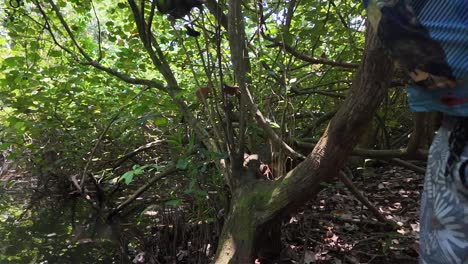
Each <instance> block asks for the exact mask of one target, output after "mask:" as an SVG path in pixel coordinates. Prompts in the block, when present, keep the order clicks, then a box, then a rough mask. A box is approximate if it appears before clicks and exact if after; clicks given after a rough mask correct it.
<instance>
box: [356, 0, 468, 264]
mask: <svg viewBox="0 0 468 264" xmlns="http://www.w3.org/2000/svg"><path fill="white" fill-rule="evenodd" d="M364 5H365V6H366V8H367V10H368V17H369V21H370V23H371V25H372V26H373V27H374V29H375V30H376V31H377V35H378V36H379V38H380V39H381V40H382V43H383V45H384V46H385V47H386V48H387V49H388V50H389V51H390V53H391V55H392V56H393V58H394V59H395V60H396V61H397V63H398V64H399V66H400V67H401V68H403V70H406V72H408V74H409V76H410V77H411V79H412V81H413V85H411V86H410V87H409V88H408V93H409V101H410V107H411V110H413V111H416V112H427V111H439V112H443V113H445V115H444V122H443V125H442V127H441V128H440V129H439V131H438V133H437V135H436V137H435V138H434V141H433V143H432V145H431V149H430V151H429V157H428V163H427V172H426V178H425V182H424V191H423V195H422V198H421V217H420V222H421V230H420V245H421V248H420V263H421V264H468V0H414V1H410V0H364Z"/></svg>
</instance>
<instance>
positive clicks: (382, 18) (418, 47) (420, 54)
mask: <svg viewBox="0 0 468 264" xmlns="http://www.w3.org/2000/svg"><path fill="white" fill-rule="evenodd" d="M364 6H365V7H366V9H367V13H368V19H369V22H370V24H371V26H372V27H373V29H374V31H375V32H377V35H378V37H379V39H380V40H381V41H382V43H383V45H384V46H385V47H386V48H387V49H388V50H389V51H390V54H391V56H392V57H393V58H394V59H395V60H396V62H397V64H398V66H399V67H401V68H402V69H403V70H404V71H406V72H407V73H408V75H409V76H410V77H411V79H412V80H413V82H414V83H415V84H416V85H418V86H421V87H424V88H428V89H435V88H447V87H455V86H456V79H455V77H454V76H453V74H452V70H451V68H450V66H449V65H448V64H447V59H446V55H445V52H444V50H443V48H442V46H441V45H440V44H439V43H438V42H437V41H435V40H433V39H432V38H431V36H430V34H429V31H428V30H427V29H426V28H424V26H423V25H421V23H419V21H418V18H417V16H416V14H415V13H414V11H413V9H412V7H411V5H410V4H409V1H407V0H364Z"/></svg>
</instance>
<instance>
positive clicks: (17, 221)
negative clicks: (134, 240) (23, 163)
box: [0, 179, 120, 264]
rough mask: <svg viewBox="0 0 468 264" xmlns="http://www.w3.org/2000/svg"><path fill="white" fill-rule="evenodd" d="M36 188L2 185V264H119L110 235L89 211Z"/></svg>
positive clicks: (11, 183) (20, 182)
mask: <svg viewBox="0 0 468 264" xmlns="http://www.w3.org/2000/svg"><path fill="white" fill-rule="evenodd" d="M34 185H35V184H32V183H31V182H28V181H25V180H20V179H15V180H11V179H10V180H8V181H6V180H2V181H0V263H2V264H4V263H5V264H6V263H19V264H23V263H120V260H118V259H119V258H118V256H117V254H116V249H118V246H116V243H115V242H113V241H112V239H111V238H110V236H109V232H108V230H109V229H108V228H106V227H105V225H102V224H100V223H99V222H97V221H96V220H95V217H94V216H93V214H92V212H91V211H90V210H89V209H86V208H87V207H86V206H80V205H79V204H77V203H79V201H78V200H77V199H70V198H67V197H66V196H63V195H54V196H50V195H49V194H48V193H41V192H40V191H39V190H38V189H36V188H34Z"/></svg>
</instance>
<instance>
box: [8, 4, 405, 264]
mask: <svg viewBox="0 0 468 264" xmlns="http://www.w3.org/2000/svg"><path fill="white" fill-rule="evenodd" d="M129 2H131V3H134V1H129ZM208 2H210V3H213V2H214V1H208ZM141 3H143V4H144V7H141ZM141 3H138V5H139V7H140V8H141V10H143V11H145V12H146V13H145V14H146V16H145V17H144V19H146V20H143V21H150V22H151V30H152V34H151V37H149V38H151V39H152V40H151V41H150V43H151V42H152V45H153V46H154V48H152V49H148V44H147V43H145V41H144V40H145V38H144V37H142V36H141V35H142V34H143V33H144V32H142V31H141V30H139V28H138V27H137V24H138V23H139V22H141V21H137V20H136V18H135V15H134V14H132V6H131V4H129V3H127V2H125V1H94V2H92V1H62V0H56V1H52V0H50V1H39V0H33V1H21V0H15V1H6V0H5V1H3V2H2V4H1V5H2V8H1V9H0V17H1V18H2V26H1V27H0V54H1V55H0V69H1V70H0V83H1V84H0V107H1V111H0V149H1V150H2V151H3V155H4V157H5V162H4V163H5V164H7V163H6V161H9V162H13V163H14V166H13V165H12V166H13V167H11V168H10V169H11V171H10V172H7V171H4V172H2V173H3V174H4V175H10V176H11V174H12V173H13V174H17V175H16V176H14V177H13V178H15V177H18V179H17V182H16V187H15V186H7V185H5V186H4V188H6V189H9V190H13V191H14V190H22V192H23V194H24V197H23V198H22V199H20V200H21V201H9V200H7V198H6V197H0V199H1V202H0V208H1V214H2V215H1V218H0V221H1V223H2V224H1V226H0V237H2V239H1V241H0V262H2V263H3V262H12V263H26V262H31V261H32V262H41V261H45V260H49V261H51V262H50V263H55V262H57V263H58V262H63V263H64V261H65V262H66V261H67V260H69V259H73V258H74V257H76V256H77V254H78V255H81V258H83V259H85V262H86V261H90V260H89V258H95V259H96V260H97V261H110V260H111V259H118V258H121V259H122V258H128V255H131V256H132V257H134V256H135V255H137V253H138V252H142V251H145V252H147V253H148V254H152V256H154V257H159V256H174V257H175V258H177V257H180V254H182V253H181V252H185V250H191V249H189V248H187V247H188V246H187V241H191V243H192V247H194V248H197V250H198V252H199V253H200V256H198V259H197V261H200V262H202V263H204V262H205V261H206V259H208V258H210V257H211V256H212V255H213V253H214V252H213V248H214V246H215V244H216V237H217V236H218V235H219V232H220V228H221V227H220V225H221V224H222V223H221V222H222V219H221V218H222V214H223V212H224V210H226V208H227V207H228V206H229V205H228V203H229V195H230V194H229V192H228V191H226V190H227V188H226V184H227V183H226V181H225V179H224V178H223V176H222V172H221V171H220V169H219V167H218V166H216V160H219V159H223V158H226V157H227V156H228V153H227V152H228V149H226V146H225V142H223V137H220V136H219V133H221V134H222V131H223V127H224V123H223V122H224V121H223V120H225V119H226V118H230V119H231V120H233V122H232V125H233V126H235V127H236V126H237V125H239V126H241V128H242V122H240V124H239V122H237V121H238V120H239V119H242V118H243V117H242V112H241V109H242V106H241V105H240V102H239V101H238V100H237V97H236V96H231V95H230V94H226V91H225V89H226V86H225V85H224V84H227V85H231V86H234V85H236V84H237V82H238V80H236V77H235V73H234V71H233V67H234V64H233V58H231V53H230V52H231V51H230V46H229V42H228V40H227V38H228V32H227V27H226V25H223V20H222V19H216V17H215V16H214V15H213V13H212V12H210V11H209V10H208V8H207V7H204V8H203V10H196V9H194V10H193V11H192V15H191V19H194V22H193V27H194V30H195V31H197V32H200V36H199V37H193V36H190V35H188V34H187V29H186V28H185V27H184V25H185V24H187V23H188V22H187V21H184V20H176V21H174V22H173V21H171V20H170V19H168V17H167V16H162V15H161V14H159V13H158V12H157V11H156V12H155V13H154V14H153V15H151V1H141ZM218 4H219V7H220V10H221V11H223V12H227V3H225V1H219V3H218ZM207 5H208V4H207ZM243 12H244V13H243V15H244V21H243V23H244V26H245V34H246V40H247V41H246V43H245V45H246V50H247V51H248V54H246V56H248V57H249V59H250V63H249V69H248V71H247V72H248V74H247V76H248V79H249V80H248V82H249V89H250V92H251V93H252V96H253V98H254V101H255V104H256V105H257V106H258V108H259V109H260V111H262V113H263V115H264V116H265V118H266V120H267V122H268V124H269V126H270V127H271V128H273V129H274V131H276V133H277V134H278V135H279V136H280V137H281V138H282V139H283V140H284V141H286V142H290V143H291V144H292V143H293V142H296V143H297V144H298V145H299V146H304V145H305V146H306V145H307V143H314V142H316V141H317V139H318V137H319V136H320V135H321V133H322V132H323V129H324V125H323V124H326V122H327V120H328V119H329V118H331V117H332V116H333V113H334V112H335V111H336V109H337V108H338V107H339V106H340V105H341V103H342V101H343V100H344V98H346V96H347V95H348V89H349V87H350V85H351V82H352V77H353V74H354V73H355V71H356V69H357V67H358V65H359V62H360V58H361V55H362V53H363V52H364V28H365V27H364V19H363V16H362V15H363V9H362V7H361V4H360V3H357V2H356V1H349V0H336V1H312V0H301V1H299V0H285V1H276V0H267V1H244V3H243ZM152 16H153V17H152ZM195 18H196V19H195ZM148 50H150V51H149V52H148ZM166 66H169V68H168V67H166ZM171 78H173V79H171ZM203 89H205V90H203ZM234 89H236V88H234ZM208 91H209V94H208ZM234 93H235V92H234ZM200 94H202V96H200ZM404 101H405V98H404V93H403V92H401V91H400V90H396V89H395V90H391V92H390V93H389V95H388V98H387V100H386V102H385V105H384V107H382V109H381V110H380V112H379V113H377V115H376V121H377V122H375V124H374V126H373V129H372V130H370V132H369V135H368V139H367V140H366V142H365V145H366V146H368V147H375V146H378V147H383V148H391V147H395V146H397V147H399V146H400V145H401V144H404V143H405V142H406V138H405V137H403V139H402V140H400V141H395V139H398V138H399V137H401V135H402V133H405V132H406V128H407V127H405V126H402V123H403V124H408V122H409V121H410V119H409V118H408V115H407V112H406V110H405V105H404ZM390 106H391V107H392V110H391V111H389V110H388V109H389V107H390ZM226 109H229V110H226ZM187 114H190V115H192V116H193V118H194V120H196V125H198V126H199V127H201V128H203V129H206V131H207V132H208V133H209V137H210V138H213V139H214V143H213V144H214V145H218V151H214V150H213V149H210V148H209V147H208V148H206V146H205V145H206V141H205V138H202V137H201V136H200V133H198V132H199V130H197V128H196V127H195V125H194V123H193V120H187ZM247 120H248V121H247V122H246V123H245V124H244V125H245V134H246V135H248V136H247V137H246V138H247V139H246V142H245V145H246V152H249V154H250V153H260V152H262V151H264V150H267V149H268V150H269V153H270V154H269V156H270V157H271V158H270V160H269V161H268V162H266V161H265V163H268V165H269V166H270V167H271V169H272V171H273V175H270V176H268V175H267V176H268V177H272V178H275V177H277V176H279V175H282V174H283V173H284V172H286V171H287V170H289V169H290V166H289V168H288V166H287V165H285V161H286V160H291V158H290V156H289V155H288V153H285V152H283V151H282V150H281V149H280V148H278V147H277V146H275V145H274V144H271V142H269V140H268V137H267V135H266V133H265V131H264V129H263V128H262V126H261V125H259V124H258V123H257V122H256V121H255V120H254V119H253V118H252V119H247ZM238 131H240V130H238ZM217 133H218V134H217ZM238 133H240V132H238ZM234 136H235V137H238V135H234ZM394 142H395V143H394ZM300 143H304V144H302V145H301V144H300ZM308 150H310V148H307V147H305V149H304V153H305V154H306V151H308ZM272 153H273V154H272ZM9 164H10V163H9ZM165 173H167V175H165ZM158 175H164V176H165V177H164V178H161V179H156V180H153V179H155V177H158ZM85 179H86V180H85ZM24 182H28V183H30V184H29V185H28V184H24ZM148 182H150V183H152V184H151V185H149V186H147V183H148ZM142 187H143V188H146V189H144V192H142V193H138V195H137V196H138V198H137V197H133V198H135V199H132V195H134V194H135V192H137V191H138V190H139V188H142ZM15 188H16V189H15ZM80 188H81V191H80ZM85 189H86V191H83V190H85ZM28 193H29V194H33V193H34V195H26V194H28ZM128 199H130V200H128ZM23 201H24V202H23ZM126 201H128V202H129V204H125V206H122V204H124V203H125V202H126ZM119 206H122V207H119ZM116 208H117V209H116ZM20 215H21V218H20V220H17V219H18V218H19V217H20ZM116 215H118V220H116V219H117V218H115V217H114V216H116ZM51 222H55V223H56V224H54V226H53V228H51V226H50V223H51ZM127 223H132V225H133V226H131V227H129V226H128V225H127ZM38 225H39V226H38ZM40 225H44V226H40ZM169 226H172V227H176V226H183V230H180V231H178V232H179V233H178V234H177V232H176V233H175V234H173V232H169V231H167V230H166V229H168V228H169ZM158 228H159V229H158ZM28 230H35V231H34V232H37V234H32V233H30V231H28ZM28 232H29V233H28ZM148 234H149V235H148ZM213 234H215V235H213ZM157 235H158V236H160V237H159V238H155V236H157ZM28 236H32V237H33V238H34V239H32V240H27V239H26V238H27V237H28ZM158 239H161V240H162V239H166V240H167V241H171V242H170V243H172V244H171V245H164V246H163V245H159V246H156V245H155V244H154V243H156V242H155V241H158ZM18 241H21V242H18ZM97 241H100V242H103V243H99V245H100V247H101V246H102V247H106V246H109V245H107V244H106V243H111V242H116V241H120V244H119V245H120V250H114V251H106V250H99V248H94V249H93V250H96V252H94V251H86V250H83V251H80V245H83V244H85V245H87V244H89V243H97ZM122 241H124V242H122ZM117 244H118V243H117ZM207 245H209V246H207ZM210 247H211V249H210ZM109 248H114V249H115V248H116V247H115V246H114V247H112V246H109ZM130 249H132V250H134V252H133V253H131V250H130ZM197 250H192V251H194V252H196V251H197ZM210 250H211V251H210ZM102 252H106V253H105V254H102ZM129 252H130V253H129ZM132 254H133V255H132ZM183 257H184V256H182V257H180V258H183ZM205 258H206V259H205ZM166 260H167V259H166ZM106 263H110V262H106Z"/></svg>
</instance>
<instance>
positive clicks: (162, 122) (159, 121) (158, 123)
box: [154, 116, 169, 126]
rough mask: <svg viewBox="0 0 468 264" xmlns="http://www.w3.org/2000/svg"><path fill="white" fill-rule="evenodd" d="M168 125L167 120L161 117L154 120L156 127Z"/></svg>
mask: <svg viewBox="0 0 468 264" xmlns="http://www.w3.org/2000/svg"><path fill="white" fill-rule="evenodd" d="M168 123H169V121H168V120H167V118H165V117H163V116H158V117H156V118H155V119H154V125H156V126H166V125H167V124H168Z"/></svg>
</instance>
